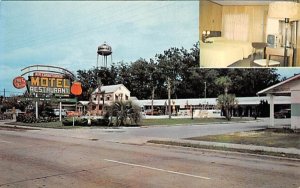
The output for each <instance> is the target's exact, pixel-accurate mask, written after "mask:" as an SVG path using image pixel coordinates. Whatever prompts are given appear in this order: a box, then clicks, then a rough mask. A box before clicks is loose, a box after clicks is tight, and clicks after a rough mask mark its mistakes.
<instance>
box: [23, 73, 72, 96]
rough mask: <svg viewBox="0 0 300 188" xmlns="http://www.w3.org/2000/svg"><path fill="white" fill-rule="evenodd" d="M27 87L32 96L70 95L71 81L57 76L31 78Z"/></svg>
mask: <svg viewBox="0 0 300 188" xmlns="http://www.w3.org/2000/svg"><path fill="white" fill-rule="evenodd" d="M27 87H28V91H29V93H30V94H34V93H51V94H63V95H69V94H70V87H71V86H70V80H69V79H66V78H63V77H59V76H57V74H47V77H43V75H41V76H40V75H38V74H37V75H34V76H29V79H28V81H27Z"/></svg>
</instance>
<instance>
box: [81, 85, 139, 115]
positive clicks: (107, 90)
mask: <svg viewBox="0 0 300 188" xmlns="http://www.w3.org/2000/svg"><path fill="white" fill-rule="evenodd" d="M133 99H134V98H133ZM129 100H132V98H130V91H129V90H128V89H127V88H126V87H125V86H124V85H123V84H118V85H108V86H101V88H100V92H99V88H97V89H95V90H94V91H93V92H92V94H91V97H90V101H79V102H78V103H77V111H79V112H80V113H81V114H83V115H85V114H89V115H102V112H103V105H104V106H105V105H111V104H112V103H113V102H116V101H123V102H125V101H129Z"/></svg>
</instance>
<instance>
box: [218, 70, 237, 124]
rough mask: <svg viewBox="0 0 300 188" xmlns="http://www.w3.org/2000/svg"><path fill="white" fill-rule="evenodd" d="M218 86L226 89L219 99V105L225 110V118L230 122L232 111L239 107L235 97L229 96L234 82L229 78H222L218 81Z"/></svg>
mask: <svg viewBox="0 0 300 188" xmlns="http://www.w3.org/2000/svg"><path fill="white" fill-rule="evenodd" d="M215 83H216V85H218V86H220V87H222V88H224V95H223V94H222V95H219V96H218V99H217V105H218V106H219V108H220V109H224V111H225V116H226V119H227V120H228V121H230V119H231V116H232V114H231V110H230V109H232V108H233V107H235V106H237V103H238V102H237V100H236V99H235V95H233V94H228V89H229V87H230V86H231V85H232V81H231V79H230V78H229V77H228V76H222V77H219V78H217V79H216V81H215Z"/></svg>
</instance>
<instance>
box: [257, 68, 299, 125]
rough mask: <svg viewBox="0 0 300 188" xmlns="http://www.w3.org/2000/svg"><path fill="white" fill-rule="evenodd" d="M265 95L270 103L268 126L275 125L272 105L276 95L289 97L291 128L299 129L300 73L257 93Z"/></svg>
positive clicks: (275, 100) (274, 102)
mask: <svg viewBox="0 0 300 188" xmlns="http://www.w3.org/2000/svg"><path fill="white" fill-rule="evenodd" d="M257 94H258V95H267V97H268V101H269V104H270V124H269V126H270V127H274V126H275V118H274V111H275V110H274V106H275V105H276V102H277V98H278V97H283V96H285V97H290V104H291V128H292V129H300V123H299V122H300V74H298V75H295V76H293V77H291V78H289V79H287V80H285V81H282V82H280V83H278V84H276V85H273V86H271V87H268V88H266V89H264V90H262V91H259V92H258V93H257Z"/></svg>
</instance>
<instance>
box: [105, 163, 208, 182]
mask: <svg viewBox="0 0 300 188" xmlns="http://www.w3.org/2000/svg"><path fill="white" fill-rule="evenodd" d="M103 160H105V161H108V162H112V163H119V164H123V165H128V166H135V167H141V168H147V169H151V170H157V171H162V172H168V173H172V174H178V175H183V176H189V177H194V178H201V179H205V180H210V178H208V177H204V176H197V175H193V174H186V173H182V172H175V171H171V170H164V169H160V168H154V167H150V166H143V165H138V164H133V163H126V162H121V161H115V160H109V159H103Z"/></svg>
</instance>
